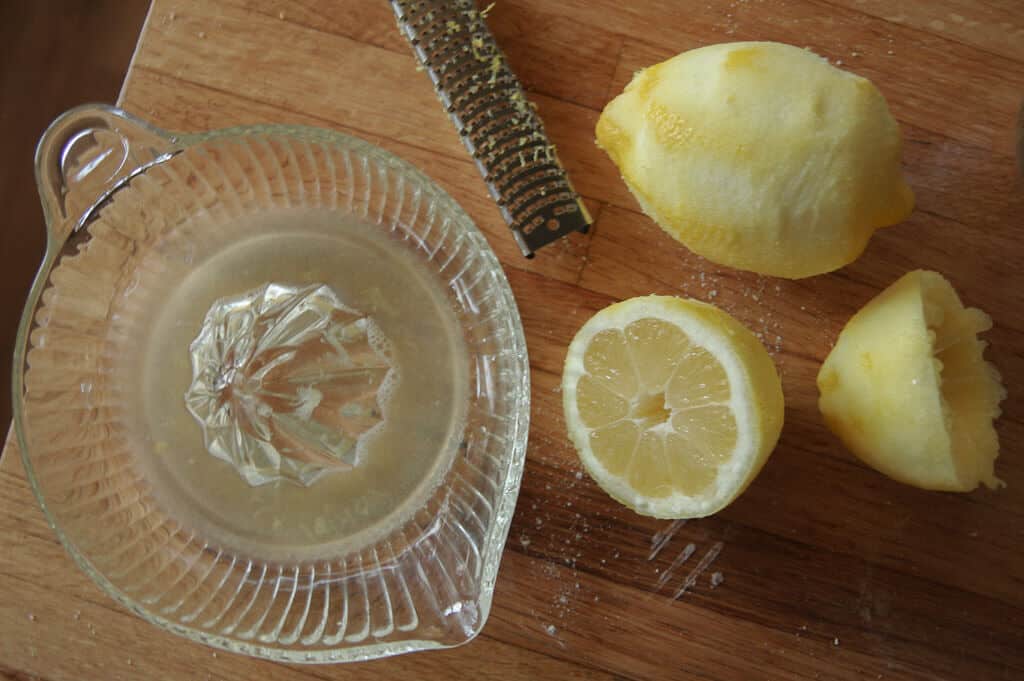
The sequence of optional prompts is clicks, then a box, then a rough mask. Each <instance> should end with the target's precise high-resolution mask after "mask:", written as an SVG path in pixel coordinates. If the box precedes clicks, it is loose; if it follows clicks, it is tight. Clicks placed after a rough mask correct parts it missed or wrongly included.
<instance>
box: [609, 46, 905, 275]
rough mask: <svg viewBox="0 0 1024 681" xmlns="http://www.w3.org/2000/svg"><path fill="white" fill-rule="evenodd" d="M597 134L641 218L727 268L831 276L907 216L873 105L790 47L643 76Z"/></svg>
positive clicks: (892, 150) (711, 49) (892, 148)
mask: <svg viewBox="0 0 1024 681" xmlns="http://www.w3.org/2000/svg"><path fill="white" fill-rule="evenodd" d="M596 133H597V142H598V144H599V145H600V146H601V147H602V148H603V149H605V150H606V151H607V152H608V155H609V156H610V157H611V159H612V161H614V163H615V165H616V166H618V168H619V171H620V172H621V173H622V177H623V179H624V180H625V182H626V185H627V186H628V187H629V189H630V190H631V191H632V192H633V194H634V195H635V196H636V198H637V200H638V201H639V203H640V206H641V207H642V208H643V210H644V212H646V213H647V214H648V215H650V216H651V217H652V218H653V219H654V221H655V222H657V223H658V225H660V226H661V227H662V229H664V230H665V231H666V232H668V233H669V234H671V235H672V236H673V237H675V238H676V239H678V240H679V241H681V242H682V243H683V244H685V245H686V246H687V247H688V248H689V249H690V250H692V251H694V252H695V253H699V254H700V255H703V256H704V257H706V258H708V259H709V260H712V261H714V262H717V263H721V264H723V265H728V266H730V267H737V268H740V269H745V270H752V271H754V272H760V273H762V274H771V275H774V276H779V277H788V278H791V279H796V278H800V277H809V276H812V275H815V274H821V273H823V272H829V271H831V270H834V269H836V268H839V267H842V266H844V265H846V264H848V263H850V262H852V261H853V260H855V259H856V258H857V257H858V256H860V254H861V252H862V251H863V250H864V248H865V247H866V246H867V243H868V240H869V239H870V238H871V235H872V234H873V233H874V231H875V230H876V229H878V228H879V227H883V226H885V225H892V224H895V223H897V222H900V221H901V220H903V219H905V218H906V217H907V215H909V213H910V211H911V209H912V207H913V205H914V196H913V193H912V192H911V190H910V188H909V187H908V186H907V183H906V182H905V181H904V179H903V177H902V175H901V172H900V154H901V144H902V142H901V137H900V130H899V126H898V125H897V124H896V121H895V120H894V119H893V117H892V115H891V114H890V113H889V108H888V105H887V104H886V102H885V99H884V98H883V97H882V95H881V93H880V92H879V91H878V90H877V89H876V88H875V86H874V85H872V84H871V83H870V82H869V81H868V80H866V79H865V78H861V77H860V76H856V75H854V74H852V73H848V72H845V71H842V70H840V69H837V68H835V67H834V66H832V65H831V64H829V63H828V61H827V60H825V59H822V58H821V57H818V56H816V55H814V54H811V53H810V52H808V51H807V50H802V49H800V48H798V47H794V46H792V45H781V44H778V43H765V42H753V43H727V44H724V45H708V46H705V47H701V48H698V49H695V50H690V51H689V52H684V53H683V54H680V55H678V56H676V57H673V58H672V59H669V60H668V61H665V62H662V63H661V64H656V65H654V66H651V67H649V68H646V69H644V70H642V71H640V72H638V73H637V74H636V76H635V77H634V78H633V80H632V82H631V83H630V84H629V85H627V86H626V89H625V91H624V92H622V94H620V95H619V96H617V97H616V98H615V99H614V100H612V101H611V102H610V103H609V104H608V106H606V107H605V109H604V112H603V113H602V114H601V118H600V119H599V120H598V122H597V130H596Z"/></svg>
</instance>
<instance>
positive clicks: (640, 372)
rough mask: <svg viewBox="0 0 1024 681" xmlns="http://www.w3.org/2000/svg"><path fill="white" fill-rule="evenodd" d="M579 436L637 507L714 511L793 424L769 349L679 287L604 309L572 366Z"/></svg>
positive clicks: (593, 469)
mask: <svg viewBox="0 0 1024 681" xmlns="http://www.w3.org/2000/svg"><path fill="white" fill-rule="evenodd" d="M562 390H563V406H564V409H565V419H566V426H567V428H568V433H569V437H570V439H571V440H572V442H573V444H574V445H575V447H576V449H577V451H578V452H579V456H580V459H581V461H582V463H583V465H584V466H585V467H586V469H587V471H588V472H589V473H590V475H591V476H592V477H593V478H594V480H595V481H596V482H597V483H598V484H599V485H600V486H601V487H602V488H603V489H604V490H605V491H606V492H608V493H609V494H610V495H611V496H612V497H614V498H615V499H617V500H618V501H620V502H621V503H623V504H625V505H626V506H628V507H629V508H631V509H633V510H634V511H636V512H637V513H641V514H644V515H649V516H655V517H659V518H695V517H701V516H706V515H710V514H712V513H715V512H716V511H718V510H720V509H722V508H724V507H725V506H726V505H728V504H729V503H730V502H731V501H732V500H733V499H735V498H736V497H737V496H738V495H739V494H740V493H741V492H742V491H743V490H744V489H745V488H746V487H747V485H748V484H750V482H751V481H752V480H753V479H754V477H755V476H756V475H757V473H758V471H760V469H761V467H762V466H763V465H764V463H765V461H766V460H767V458H768V456H769V454H770V453H771V451H772V449H773V448H774V447H775V444H776V442H777V441H778V438H779V433H780V431H781V429H782V420H783V397H782V386H781V383H780V381H779V377H778V374H777V373H776V371H775V366H774V364H773V363H772V360H771V357H769V355H768V353H767V351H766V350H765V348H764V346H763V345H761V343H759V342H758V340H757V339H756V338H755V337H754V335H753V334H752V333H751V332H750V331H748V330H747V329H746V328H745V327H744V326H743V325H742V324H740V323H739V322H738V321H736V320H735V319H733V318H732V317H731V316H729V315H728V314H726V313H725V312H723V311H721V310H719V309H718V308H716V307H714V306H712V305H708V304H706V303H701V302H698V301H693V300H683V299H680V298H674V297H669V296H646V297H641V298H633V299H630V300H626V301H623V302H621V303H618V304H615V305H612V306H610V307H608V308H605V309H604V310H602V311H600V312H598V313H597V314H596V315H594V317H592V318H591V319H590V320H589V321H588V322H587V323H586V324H585V325H584V326H583V328H582V329H580V331H579V332H578V333H577V334H576V337H575V338H574V339H573V341H572V343H571V344H570V346H569V351H568V355H567V357H566V361H565V368H564V372H563V375H562Z"/></svg>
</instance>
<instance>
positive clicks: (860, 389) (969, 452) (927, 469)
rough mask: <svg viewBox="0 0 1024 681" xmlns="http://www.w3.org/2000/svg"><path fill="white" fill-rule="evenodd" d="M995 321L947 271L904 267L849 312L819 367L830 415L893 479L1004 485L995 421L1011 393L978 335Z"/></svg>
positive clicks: (926, 484) (950, 485) (957, 487)
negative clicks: (969, 304) (972, 304)
mask: <svg viewBox="0 0 1024 681" xmlns="http://www.w3.org/2000/svg"><path fill="white" fill-rule="evenodd" d="M991 324H992V323H991V320H990V319H989V317H988V315H986V314H985V313H984V312H982V311H981V310H978V309H976V308H965V307H964V306H963V304H962V303H961V302H960V299H959V297H958V296H957V294H956V291H955V290H954V289H953V287H952V286H951V285H950V283H949V282H948V281H946V279H945V278H943V277H942V275H940V274H938V273H936V272H928V271H922V270H917V271H914V272H909V273H907V274H905V275H904V276H903V277H901V278H900V279H898V280H897V281H896V282H895V283H893V284H892V285H891V286H889V287H888V288H887V289H885V290H884V291H883V292H882V293H880V294H879V295H878V296H877V297H875V298H874V299H873V300H871V301H869V302H868V303H867V304H866V305H865V306H864V307H863V308H861V309H860V311H858V312H857V313H856V314H855V315H854V316H853V317H852V318H851V319H850V321H849V322H848V323H847V324H846V326H845V327H844V328H843V331H842V333H841V334H840V335H839V338H838V340H837V341H836V344H835V347H834V348H833V349H832V351H831V352H830V353H829V355H828V357H827V358H826V359H825V362H824V363H823V364H822V367H821V370H820V372H819V373H818V389H819V391H820V398H819V402H818V404H819V408H820V410H821V413H822V415H823V416H824V418H825V422H826V423H827V424H828V426H829V428H830V429H831V430H832V431H833V432H834V433H835V434H836V435H837V436H838V437H839V438H840V440H842V442H843V443H844V444H845V445H846V447H847V448H848V449H850V451H851V452H853V453H854V454H855V455H856V456H857V457H858V458H859V459H861V460H862V461H863V462H864V463H866V464H868V465H869V466H871V467H873V468H875V469H876V470H878V471H880V472H882V473H884V474H885V475H887V476H889V477H891V478H893V479H895V480H899V481H901V482H904V483H907V484H910V485H914V486H916V487H922V488H924V489H934V490H946V491H960V492H963V491H970V490H972V489H974V488H976V487H977V486H978V484H979V483H984V484H985V485H987V486H988V487H997V486H998V485H999V484H1000V481H999V479H998V478H997V477H996V476H995V472H994V465H995V459H996V457H997V456H998V455H999V441H998V437H997V435H996V432H995V428H994V427H993V420H994V419H995V418H997V417H998V416H999V413H1000V410H999V402H1000V401H1001V400H1002V399H1004V398H1005V396H1006V391H1005V390H1004V389H1003V386H1002V384H1001V382H1000V378H999V373H998V372H997V371H996V369H995V367H994V366H992V365H991V364H990V363H989V362H987V361H985V359H984V357H983V353H984V350H985V347H986V345H985V343H984V342H983V341H979V340H978V338H977V334H978V333H980V332H982V331H986V330H988V329H989V328H990V327H991Z"/></svg>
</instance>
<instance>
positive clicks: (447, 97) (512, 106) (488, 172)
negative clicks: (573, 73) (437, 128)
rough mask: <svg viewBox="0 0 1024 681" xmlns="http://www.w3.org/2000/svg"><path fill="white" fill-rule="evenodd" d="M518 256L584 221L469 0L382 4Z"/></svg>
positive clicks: (512, 76)
mask: <svg viewBox="0 0 1024 681" xmlns="http://www.w3.org/2000/svg"><path fill="white" fill-rule="evenodd" d="M390 2H391V6H392V8H393V9H394V11H395V16H396V17H397V18H398V27H399V29H400V30H401V31H402V33H403V34H404V35H405V37H406V38H408V39H409V42H410V43H411V44H412V48H413V51H414V52H415V53H416V57H417V58H418V59H419V60H420V63H421V64H423V67H424V69H425V70H426V72H427V74H428V75H429V76H430V80H431V81H433V83H434V89H435V90H436V91H437V95H438V97H439V98H440V99H441V104H442V105H443V106H444V108H445V110H446V111H447V112H448V114H449V116H451V119H452V121H453V122H454V123H455V128H456V129H457V130H458V131H459V135H460V136H461V137H462V141H463V143H464V144H465V145H466V149H467V150H468V151H469V153H470V154H471V155H472V156H473V158H474V159H475V160H476V165H477V167H478V168H479V169H480V174H481V175H483V177H484V181H486V183H487V188H488V189H489V190H490V192H491V195H492V196H493V197H494V200H495V201H497V203H498V207H499V208H500V209H501V214H502V216H503V217H504V218H505V221H506V222H507V223H508V225H509V227H511V228H512V234H513V236H514V237H515V240H516V243H517V244H519V248H520V249H521V250H522V252H523V255H525V256H526V257H528V258H531V257H533V254H534V251H536V250H537V249H539V248H541V247H542V246H544V245H545V244H549V243H551V242H552V241H555V240H556V239H559V238H561V237H563V236H565V235H566V234H569V233H571V232H575V231H579V232H586V231H587V229H588V228H589V227H590V222H591V221H590V216H589V215H588V214H587V209H586V208H585V207H584V206H583V201H582V200H580V197H579V195H578V194H577V193H576V191H575V190H574V189H573V187H572V184H571V183H570V182H569V177H568V175H567V174H566V172H565V169H564V168H563V167H562V164H561V163H559V161H558V156H557V155H556V153H555V148H554V146H553V145H552V144H551V143H550V142H549V141H548V138H547V135H546V134H545V132H544V124H543V123H542V122H541V120H540V117H539V116H538V115H537V112H536V111H535V110H534V106H533V105H532V104H531V103H530V102H529V101H528V100H527V99H526V94H525V93H524V92H523V86H522V84H520V82H519V79H518V78H516V76H515V74H514V73H512V70H511V69H510V68H509V67H508V64H507V62H506V61H505V57H504V55H503V54H502V53H501V50H500V49H499V48H498V45H497V43H496V42H495V40H494V36H493V35H491V32H490V30H489V29H488V28H487V24H486V22H485V21H484V16H483V15H484V14H485V13H486V10H484V11H483V12H481V11H478V10H477V9H476V6H475V5H474V3H473V1H472V0H390Z"/></svg>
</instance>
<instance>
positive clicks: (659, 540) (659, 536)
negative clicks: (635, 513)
mask: <svg viewBox="0 0 1024 681" xmlns="http://www.w3.org/2000/svg"><path fill="white" fill-rule="evenodd" d="M685 524H686V520H684V519H680V520H673V521H672V522H671V523H669V524H668V525H666V526H665V527H663V528H662V529H660V530H658V531H657V532H655V533H654V536H652V537H651V553H650V555H648V556H647V560H654V559H655V558H657V556H658V554H659V553H661V550H662V549H663V548H665V545H666V544H668V543H669V542H670V541H672V537H674V536H675V535H676V532H678V531H679V528H680V527H682V526H683V525H685Z"/></svg>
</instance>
